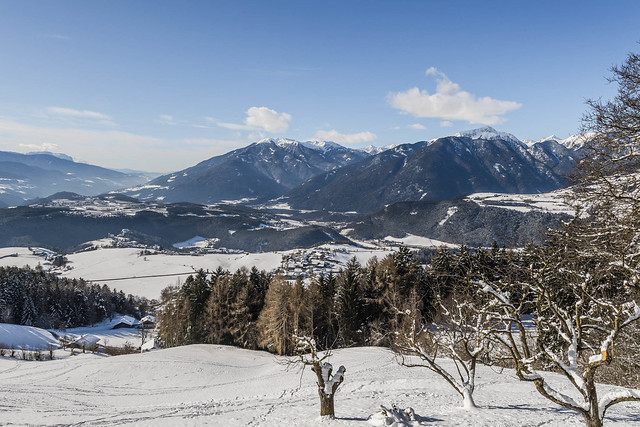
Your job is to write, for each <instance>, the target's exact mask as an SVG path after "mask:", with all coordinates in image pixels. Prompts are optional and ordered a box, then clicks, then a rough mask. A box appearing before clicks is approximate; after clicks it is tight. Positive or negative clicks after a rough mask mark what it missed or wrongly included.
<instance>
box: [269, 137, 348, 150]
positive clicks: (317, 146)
mask: <svg viewBox="0 0 640 427" xmlns="http://www.w3.org/2000/svg"><path fill="white" fill-rule="evenodd" d="M256 144H275V145H277V146H278V147H280V148H287V147H291V146H296V145H298V146H303V147H307V148H311V149H312V150H318V151H323V152H326V151H330V150H334V149H337V148H344V147H343V146H342V145H340V144H337V143H335V142H331V141H319V140H315V141H304V142H301V141H296V140H295V139H290V138H264V139H261V140H260V141H258V142H257V143H256Z"/></svg>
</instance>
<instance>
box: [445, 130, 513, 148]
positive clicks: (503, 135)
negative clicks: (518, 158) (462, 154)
mask: <svg viewBox="0 0 640 427" xmlns="http://www.w3.org/2000/svg"><path fill="white" fill-rule="evenodd" d="M453 136H457V137H460V138H469V139H482V140H485V141H497V140H499V141H508V142H513V143H514V144H522V141H520V140H519V139H518V138H516V137H515V136H514V135H512V134H510V133H508V132H500V131H497V130H495V129H494V128H492V127H491V126H484V127H481V128H478V129H471V130H466V131H462V132H458V133H456V134H455V135H453Z"/></svg>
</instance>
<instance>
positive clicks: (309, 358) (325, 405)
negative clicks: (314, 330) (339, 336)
mask: <svg viewBox="0 0 640 427" xmlns="http://www.w3.org/2000/svg"><path fill="white" fill-rule="evenodd" d="M294 339H295V340H296V354H297V357H298V359H297V361H296V363H301V364H302V365H303V366H311V371H313V372H314V373H315V374H316V384H317V385H318V396H319V397H320V416H323V417H325V416H326V417H332V418H333V417H335V408H334V403H333V401H334V399H333V398H334V396H335V393H336V391H337V390H338V387H340V384H342V382H343V381H344V373H345V372H346V369H345V368H344V366H340V367H339V368H338V370H337V371H336V372H333V365H331V363H329V362H328V361H326V360H327V359H329V357H330V356H331V351H330V350H328V351H324V352H318V349H317V347H316V341H315V340H314V339H313V338H311V337H307V336H298V335H294Z"/></svg>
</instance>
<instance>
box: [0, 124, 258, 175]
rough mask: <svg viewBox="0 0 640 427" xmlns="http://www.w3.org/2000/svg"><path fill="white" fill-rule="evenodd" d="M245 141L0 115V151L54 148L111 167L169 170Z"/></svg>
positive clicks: (224, 150) (193, 162)
mask: <svg viewBox="0 0 640 427" xmlns="http://www.w3.org/2000/svg"><path fill="white" fill-rule="evenodd" d="M245 144H246V141H244V140H221V139H194V138H182V139H163V138H157V137H153V136H147V135H139V134H135V133H130V132H123V131H119V130H113V129H85V128H73V127H67V128H58V127H51V126H37V125H32V124H27V123H23V122H19V121H16V120H12V119H5V118H1V117H0V150H7V151H15V149H16V146H18V147H20V148H21V149H22V150H23V151H54V152H61V153H65V154H68V155H70V156H72V157H74V158H76V159H80V160H81V161H84V162H89V163H92V164H97V165H100V166H105V167H111V168H118V169H121V168H130V169H138V170H148V171H158V172H169V171H176V170H179V169H183V168H185V167H188V166H192V165H194V164H196V163H198V162H200V161H202V160H203V159H207V158H209V157H212V156H215V155H218V154H223V153H226V152H228V151H230V150H233V149H235V148H239V147H241V146H243V145H245Z"/></svg>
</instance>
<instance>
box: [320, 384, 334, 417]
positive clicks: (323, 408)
mask: <svg viewBox="0 0 640 427" xmlns="http://www.w3.org/2000/svg"><path fill="white" fill-rule="evenodd" d="M318 394H319V395H320V416H321V417H324V416H330V417H335V415H336V412H335V409H334V406H333V394H330V395H327V394H325V392H324V391H323V390H320V389H318Z"/></svg>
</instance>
